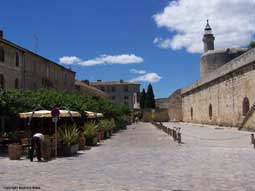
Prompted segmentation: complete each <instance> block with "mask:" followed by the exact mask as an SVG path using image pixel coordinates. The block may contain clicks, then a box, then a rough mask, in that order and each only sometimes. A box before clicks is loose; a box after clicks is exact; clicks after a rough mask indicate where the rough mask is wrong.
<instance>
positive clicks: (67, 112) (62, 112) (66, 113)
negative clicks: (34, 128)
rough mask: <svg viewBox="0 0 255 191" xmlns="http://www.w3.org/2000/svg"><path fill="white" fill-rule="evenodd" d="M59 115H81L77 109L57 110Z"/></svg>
mask: <svg viewBox="0 0 255 191" xmlns="http://www.w3.org/2000/svg"><path fill="white" fill-rule="evenodd" d="M59 111H60V115H59V117H81V114H80V113H79V112H77V111H69V110H59Z"/></svg>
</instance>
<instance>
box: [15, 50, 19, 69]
mask: <svg viewBox="0 0 255 191" xmlns="http://www.w3.org/2000/svg"><path fill="white" fill-rule="evenodd" d="M16 66H17V67H19V53H18V52H16Z"/></svg>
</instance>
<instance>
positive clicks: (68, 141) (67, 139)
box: [59, 125, 79, 145]
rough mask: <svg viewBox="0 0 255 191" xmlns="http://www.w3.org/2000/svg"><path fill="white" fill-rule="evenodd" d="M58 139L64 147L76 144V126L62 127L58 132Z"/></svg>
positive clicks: (77, 136)
mask: <svg viewBox="0 0 255 191" xmlns="http://www.w3.org/2000/svg"><path fill="white" fill-rule="evenodd" d="M59 134H60V138H61V139H62V141H63V143H64V144H65V145H74V144H77V143H78V138H79V132H78V129H77V128H76V125H73V126H67V125H65V126H63V127H62V128H61V129H60V130H59Z"/></svg>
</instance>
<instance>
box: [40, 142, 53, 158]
mask: <svg viewBox="0 0 255 191" xmlns="http://www.w3.org/2000/svg"><path fill="white" fill-rule="evenodd" d="M51 147H52V146H51V143H50V142H43V145H42V150H41V153H42V157H43V158H44V160H50V159H51V152H52V151H51Z"/></svg>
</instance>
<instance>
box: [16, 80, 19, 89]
mask: <svg viewBox="0 0 255 191" xmlns="http://www.w3.org/2000/svg"><path fill="white" fill-rule="evenodd" d="M15 88H16V89H18V88H19V79H18V78H16V79H15Z"/></svg>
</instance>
